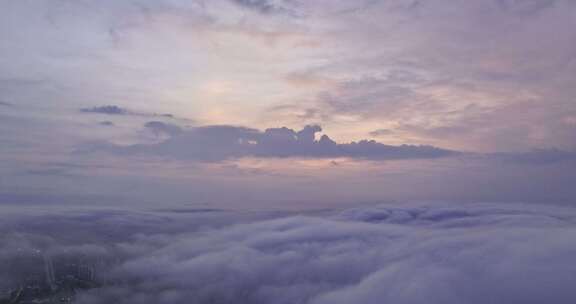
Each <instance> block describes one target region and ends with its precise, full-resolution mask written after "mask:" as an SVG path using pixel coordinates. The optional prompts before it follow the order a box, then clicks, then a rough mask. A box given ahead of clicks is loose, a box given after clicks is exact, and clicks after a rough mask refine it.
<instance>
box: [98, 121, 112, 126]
mask: <svg viewBox="0 0 576 304" xmlns="http://www.w3.org/2000/svg"><path fill="white" fill-rule="evenodd" d="M98 124H99V125H101V126H107V127H110V126H113V125H114V123H113V122H111V121H109V120H106V121H101V122H99V123H98Z"/></svg>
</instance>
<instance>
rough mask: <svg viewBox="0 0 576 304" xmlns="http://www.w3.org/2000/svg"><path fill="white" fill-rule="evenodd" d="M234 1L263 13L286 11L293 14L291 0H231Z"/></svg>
mask: <svg viewBox="0 0 576 304" xmlns="http://www.w3.org/2000/svg"><path fill="white" fill-rule="evenodd" d="M231 1H232V2H233V3H235V4H237V5H239V6H241V7H246V8H248V9H251V10H254V11H257V12H259V13H262V14H272V13H285V14H293V13H294V12H293V11H292V10H291V9H290V8H291V7H290V5H289V4H290V1H284V0H277V1H274V0H231Z"/></svg>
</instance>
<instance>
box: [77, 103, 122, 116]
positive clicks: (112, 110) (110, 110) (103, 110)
mask: <svg viewBox="0 0 576 304" xmlns="http://www.w3.org/2000/svg"><path fill="white" fill-rule="evenodd" d="M80 112H84V113H99V114H108V115H129V114H130V113H131V112H130V111H128V110H127V109H124V108H121V107H119V106H113V105H107V106H97V107H93V108H83V109H80Z"/></svg>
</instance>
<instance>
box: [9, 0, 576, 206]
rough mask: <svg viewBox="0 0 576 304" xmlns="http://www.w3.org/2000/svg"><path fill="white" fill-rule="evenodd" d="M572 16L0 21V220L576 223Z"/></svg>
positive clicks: (53, 14) (553, 9)
mask: <svg viewBox="0 0 576 304" xmlns="http://www.w3.org/2000/svg"><path fill="white" fill-rule="evenodd" d="M575 27H576V3H575V2H574V1H570V0H483V1H462V0H432V1H419V0H387V1H384V0H381V1H379V0H356V1H340V0H311V1H303V0H302V1H301V0H212V1H200V0H199V1H192V0H190V1H183V0H155V1H152V0H131V1H112V0H101V1H94V0H76V1H71V0H37V1H32V0H19V1H14V0H3V1H0V40H1V41H2V43H1V44H0V149H1V151H0V152H1V153H0V168H1V170H0V201H2V203H5V204H14V203H17V204H22V203H30V204H37V203H44V204H48V203H51V202H52V203H53V202H58V203H70V204H80V203H86V204H90V205H92V204H103V205H105V204H115V203H118V202H122V203H136V204H146V203H151V204H154V203H157V202H159V201H162V202H164V203H166V204H181V203H189V204H198V205H203V206H205V205H206V206H219V207H222V206H226V207H230V208H251V207H254V206H257V207H259V208H261V207H267V208H271V209H290V208H324V207H326V206H331V205H334V204H353V203H364V202H379V201H399V200H431V201H434V200H439V201H454V202H456V201H490V202H495V201H506V202H540V203H542V202H545V203H547V202H550V203H563V204H565V203H569V204H570V203H573V198H574V197H575V195H576V190H575V188H574V187H573V186H572V181H573V180H576V173H575V172H574V171H575V170H574V169H575V168H576V141H575V138H576V137H574V134H575V131H576V101H575V100H574V96H576V85H575V83H574V81H575V78H574V73H576V57H575V55H574V54H576V34H575V33H574V31H572V30H571V29H573V28H575Z"/></svg>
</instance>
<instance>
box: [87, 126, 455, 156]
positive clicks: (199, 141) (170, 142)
mask: <svg viewBox="0 0 576 304" xmlns="http://www.w3.org/2000/svg"><path fill="white" fill-rule="evenodd" d="M148 127H150V126H149V125H148ZM153 128H154V129H155V130H157V131H159V130H160V129H162V130H163V131H167V128H168V126H167V125H164V124H162V125H159V124H157V123H154V124H153ZM169 129H170V130H171V131H170V132H172V133H174V131H175V130H173V127H170V128H169ZM321 130H322V129H321V128H320V127H319V126H317V125H308V126H306V127H304V128H303V129H302V130H300V131H295V130H293V129H289V128H286V127H282V128H270V129H266V130H265V131H259V130H256V129H250V128H243V127H235V126H205V127H195V128H190V129H188V130H186V131H184V132H181V133H180V132H176V133H177V134H174V135H175V136H173V137H170V138H169V139H167V140H165V141H163V142H160V143H157V144H136V145H131V146H119V145H113V144H96V145H93V146H92V147H91V148H90V149H89V150H95V151H108V152H112V153H115V154H121V155H138V154H141V155H150V156H162V157H169V158H176V159H188V160H201V161H220V160H225V159H233V158H242V157H263V158H270V157H275V158H285V157H304V158H307V157H309V158H336V157H350V158H358V159H374V160H394V159H428V158H441V157H447V156H452V155H455V154H457V152H456V151H451V150H446V149H441V148H437V147H432V146H419V145H401V146H392V145H385V144H382V143H378V142H376V141H372V140H361V141H358V142H351V143H344V144H341V143H336V142H335V141H333V140H332V139H330V137H328V136H327V135H326V134H324V135H322V136H321V137H320V138H319V139H316V138H315V136H316V134H317V133H319V132H321Z"/></svg>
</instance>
